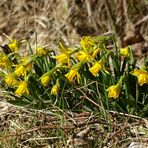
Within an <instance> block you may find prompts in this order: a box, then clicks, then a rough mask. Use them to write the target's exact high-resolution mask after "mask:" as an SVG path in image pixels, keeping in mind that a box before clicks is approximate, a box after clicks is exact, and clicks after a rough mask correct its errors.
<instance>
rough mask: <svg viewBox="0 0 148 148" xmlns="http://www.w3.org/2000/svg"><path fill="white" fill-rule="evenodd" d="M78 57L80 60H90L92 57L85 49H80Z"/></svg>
mask: <svg viewBox="0 0 148 148" xmlns="http://www.w3.org/2000/svg"><path fill="white" fill-rule="evenodd" d="M76 57H77V58H78V59H79V61H88V60H90V58H91V57H90V56H89V54H88V53H86V52H84V51H79V52H78V53H77V55H76Z"/></svg>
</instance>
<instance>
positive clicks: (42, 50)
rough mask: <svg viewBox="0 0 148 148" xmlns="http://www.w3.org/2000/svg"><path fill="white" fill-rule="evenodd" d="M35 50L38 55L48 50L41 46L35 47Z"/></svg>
mask: <svg viewBox="0 0 148 148" xmlns="http://www.w3.org/2000/svg"><path fill="white" fill-rule="evenodd" d="M36 51H37V53H38V54H39V55H40V56H45V55H47V53H48V50H47V49H45V48H42V47H37V48H36Z"/></svg>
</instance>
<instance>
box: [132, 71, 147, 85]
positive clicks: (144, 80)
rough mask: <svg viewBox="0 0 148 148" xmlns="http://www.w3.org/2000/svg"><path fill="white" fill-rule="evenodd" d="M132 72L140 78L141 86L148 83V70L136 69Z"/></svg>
mask: <svg viewBox="0 0 148 148" xmlns="http://www.w3.org/2000/svg"><path fill="white" fill-rule="evenodd" d="M130 74H132V75H134V76H136V77H137V78H138V83H139V85H140V86H142V85H143V84H148V72H147V71H145V70H142V69H141V70H140V69H135V70H133V71H131V72H130Z"/></svg>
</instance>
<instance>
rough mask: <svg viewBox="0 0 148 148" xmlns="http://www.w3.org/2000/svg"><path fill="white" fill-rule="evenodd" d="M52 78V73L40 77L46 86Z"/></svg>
mask: <svg viewBox="0 0 148 148" xmlns="http://www.w3.org/2000/svg"><path fill="white" fill-rule="evenodd" d="M50 79H51V77H50V75H48V74H44V75H43V76H42V77H41V78H40V80H41V84H42V85H44V86H47V85H48V83H49V81H50Z"/></svg>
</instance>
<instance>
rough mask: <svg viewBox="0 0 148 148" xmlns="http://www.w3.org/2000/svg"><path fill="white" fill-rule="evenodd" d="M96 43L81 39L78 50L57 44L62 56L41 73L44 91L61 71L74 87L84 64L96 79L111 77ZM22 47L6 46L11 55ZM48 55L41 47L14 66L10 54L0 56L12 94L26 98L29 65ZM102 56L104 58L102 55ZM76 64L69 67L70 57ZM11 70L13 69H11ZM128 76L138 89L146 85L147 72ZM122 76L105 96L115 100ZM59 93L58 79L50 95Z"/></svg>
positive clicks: (124, 51) (105, 52)
mask: <svg viewBox="0 0 148 148" xmlns="http://www.w3.org/2000/svg"><path fill="white" fill-rule="evenodd" d="M97 42H98V39H97V38H95V37H90V36H84V37H82V39H81V41H80V46H79V47H77V48H66V47H65V46H64V45H63V44H60V46H61V51H62V53H61V54H59V55H56V56H52V57H51V58H53V59H55V60H56V62H57V65H56V66H55V67H54V68H53V69H51V70H49V71H47V72H46V73H44V74H43V75H42V76H41V77H40V79H39V80H40V82H41V84H42V85H43V86H45V87H47V86H48V84H49V82H50V80H51V79H52V75H53V74H54V73H56V71H58V70H60V69H61V68H63V67H66V68H68V69H69V71H68V72H67V73H65V75H64V76H65V78H66V79H67V80H68V81H70V82H72V83H74V81H75V80H77V82H78V83H80V80H81V74H80V72H79V70H80V68H81V66H82V65H84V64H86V63H87V64H88V65H89V69H88V70H89V72H90V73H91V74H92V75H93V76H94V77H97V76H98V75H99V72H100V71H104V72H105V73H106V74H110V72H108V70H107V68H106V67H105V64H106V61H105V57H106V56H107V55H108V54H109V53H110V51H108V50H107V49H105V48H101V47H99V46H98V45H97ZM20 46H21V44H20V43H19V42H17V41H16V40H13V41H11V42H10V43H9V44H8V47H9V48H10V50H11V52H17V51H18V49H19V48H20ZM129 50H130V49H129V48H128V47H126V48H121V49H120V52H119V53H120V55H121V56H123V57H126V58H128V57H129V56H130V51H129ZM48 53H49V50H48V49H45V48H43V47H37V48H36V53H35V54H33V55H30V56H27V57H23V58H22V59H19V60H18V64H14V63H13V62H12V61H11V59H10V58H9V54H8V55H7V54H4V53H2V52H1V53H0V68H1V69H5V82H6V84H7V85H8V86H11V87H14V88H16V91H15V94H16V95H18V96H22V95H23V94H24V93H25V94H27V95H29V93H30V92H29V88H28V82H27V81H28V80H27V74H28V73H29V72H30V71H31V70H32V69H33V68H32V65H33V62H34V60H35V59H36V58H37V57H44V56H47V55H48ZM102 53H103V54H102ZM72 55H73V57H74V59H76V60H77V63H76V64H73V65H72V64H71V57H72ZM12 67H15V68H14V69H13V68H12ZM130 74H131V75H134V76H136V77H137V78H138V83H139V85H140V86H142V85H143V84H145V83H146V84H148V72H147V71H146V70H145V69H135V70H133V71H131V72H130ZM123 79H124V76H121V77H120V79H119V81H118V82H117V84H115V85H112V86H110V87H109V88H107V89H106V91H107V92H108V97H109V98H114V99H116V98H118V97H119V95H120V92H121V88H122V81H123ZM59 90H60V80H59V79H57V80H56V83H55V84H54V86H53V87H52V89H51V94H53V95H57V94H58V92H59Z"/></svg>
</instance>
